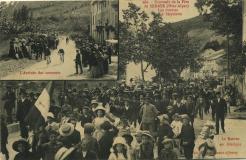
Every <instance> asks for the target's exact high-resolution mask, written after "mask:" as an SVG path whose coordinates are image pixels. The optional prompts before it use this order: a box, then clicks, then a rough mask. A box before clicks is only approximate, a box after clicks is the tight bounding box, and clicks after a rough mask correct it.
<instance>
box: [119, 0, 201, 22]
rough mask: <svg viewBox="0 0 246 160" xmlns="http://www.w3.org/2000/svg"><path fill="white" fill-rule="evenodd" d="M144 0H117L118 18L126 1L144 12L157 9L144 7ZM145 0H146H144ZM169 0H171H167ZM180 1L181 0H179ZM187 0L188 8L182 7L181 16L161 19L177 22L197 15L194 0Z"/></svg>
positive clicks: (151, 0)
mask: <svg viewBox="0 0 246 160" xmlns="http://www.w3.org/2000/svg"><path fill="white" fill-rule="evenodd" d="M143 1H144V0H119V6H120V9H119V10H120V20H122V10H124V9H127V8H128V3H129V2H131V3H134V4H136V5H137V6H139V7H141V8H142V9H143V10H145V12H146V13H147V14H150V13H151V12H152V11H157V10H156V9H155V10H154V9H145V8H144V4H143ZM145 1H146V0H145ZM147 1H149V2H153V1H162V2H163V1H167V0H147ZM169 1H171V0H169ZM180 1H182V0H180ZM186 1H189V8H185V9H182V16H163V19H164V21H165V22H177V21H182V20H185V19H190V18H193V17H196V16H198V15H199V12H198V10H197V8H196V7H195V6H194V4H195V2H196V0H186Z"/></svg>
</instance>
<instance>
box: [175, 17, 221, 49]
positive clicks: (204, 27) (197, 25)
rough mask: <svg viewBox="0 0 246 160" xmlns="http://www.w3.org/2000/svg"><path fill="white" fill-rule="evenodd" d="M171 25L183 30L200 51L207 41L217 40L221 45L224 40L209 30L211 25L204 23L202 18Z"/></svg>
mask: <svg viewBox="0 0 246 160" xmlns="http://www.w3.org/2000/svg"><path fill="white" fill-rule="evenodd" d="M172 25H173V26H174V27H180V28H182V29H184V31H186V32H187V33H188V35H189V37H190V38H191V40H192V42H194V43H197V44H198V45H199V48H200V49H202V48H203V47H204V46H205V45H206V43H207V42H209V41H212V40H217V41H219V42H220V43H222V41H223V40H224V38H223V37H222V36H220V35H218V34H216V33H215V31H214V30H212V29H211V27H210V26H211V24H210V23H209V22H206V21H204V20H203V17H202V16H197V17H194V18H191V19H187V20H183V21H179V22H176V23H173V24H172Z"/></svg>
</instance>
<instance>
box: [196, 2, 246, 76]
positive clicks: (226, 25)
mask: <svg viewBox="0 0 246 160" xmlns="http://www.w3.org/2000/svg"><path fill="white" fill-rule="evenodd" d="M195 6H196V7H197V8H198V10H199V12H200V14H201V15H203V16H204V20H205V21H209V22H211V23H212V25H211V27H212V29H214V30H215V31H216V32H217V33H218V34H221V35H224V36H227V38H228V43H230V46H229V57H230V63H231V71H232V73H235V74H242V72H243V71H244V67H245V66H246V64H245V63H243V59H242V58H243V55H242V51H241V49H242V0H230V1H229V0H197V2H196V4H195ZM229 41H230V42H229Z"/></svg>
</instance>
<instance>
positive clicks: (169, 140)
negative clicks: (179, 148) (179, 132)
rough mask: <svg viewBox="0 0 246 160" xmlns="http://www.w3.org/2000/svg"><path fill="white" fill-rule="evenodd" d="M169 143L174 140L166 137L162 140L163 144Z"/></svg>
mask: <svg viewBox="0 0 246 160" xmlns="http://www.w3.org/2000/svg"><path fill="white" fill-rule="evenodd" d="M167 143H173V140H172V139H170V138H164V140H163V141H162V144H167Z"/></svg>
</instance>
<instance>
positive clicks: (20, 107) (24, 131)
mask: <svg viewBox="0 0 246 160" xmlns="http://www.w3.org/2000/svg"><path fill="white" fill-rule="evenodd" d="M31 107H32V103H31V101H30V100H29V99H28V98H27V93H26V91H22V92H21V93H20V100H19V101H18V104H17V113H16V119H17V121H19V122H20V132H21V137H22V138H25V139H26V138H28V128H27V125H26V123H25V118H26V116H27V114H28V112H29V111H30V109H31Z"/></svg>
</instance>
